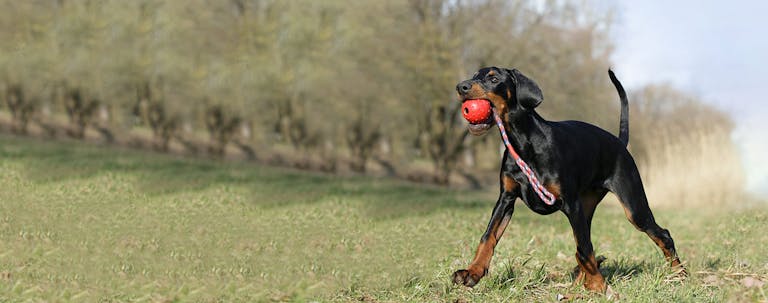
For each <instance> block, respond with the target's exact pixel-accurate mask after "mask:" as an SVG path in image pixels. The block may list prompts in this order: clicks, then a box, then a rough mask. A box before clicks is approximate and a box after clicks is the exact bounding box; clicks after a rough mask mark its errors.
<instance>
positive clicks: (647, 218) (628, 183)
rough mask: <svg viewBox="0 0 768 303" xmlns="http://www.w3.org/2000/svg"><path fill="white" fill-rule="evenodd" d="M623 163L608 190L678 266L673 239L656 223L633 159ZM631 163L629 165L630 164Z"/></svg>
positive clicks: (683, 271)
mask: <svg viewBox="0 0 768 303" xmlns="http://www.w3.org/2000/svg"><path fill="white" fill-rule="evenodd" d="M624 163H625V165H623V166H620V168H619V169H617V174H616V175H615V176H614V178H613V179H612V180H610V181H609V187H610V190H611V191H612V192H613V193H615V194H616V196H617V197H618V198H619V202H620V203H621V206H622V207H623V208H624V213H625V214H626V216H627V219H628V220H629V222H630V223H632V225H634V226H635V228H637V230H639V231H642V232H644V233H646V234H647V235H648V237H650V238H651V240H653V242H654V243H656V245H657V246H658V247H659V248H660V249H661V251H662V252H663V253H664V256H665V257H666V259H667V261H669V263H670V265H671V266H672V267H680V268H681V273H683V274H685V269H684V268H682V266H681V264H680V258H679V257H678V256H677V250H675V241H674V240H672V236H671V235H670V234H669V231H668V230H666V229H664V228H662V227H661V226H659V225H658V224H657V223H656V219H655V218H654V217H653V213H652V212H651V208H650V207H649V206H648V199H647V198H646V195H645V190H644V189H643V182H642V180H641V179H640V173H639V172H638V171H637V168H636V166H635V164H634V161H625V162H624ZM630 164H631V165H630Z"/></svg>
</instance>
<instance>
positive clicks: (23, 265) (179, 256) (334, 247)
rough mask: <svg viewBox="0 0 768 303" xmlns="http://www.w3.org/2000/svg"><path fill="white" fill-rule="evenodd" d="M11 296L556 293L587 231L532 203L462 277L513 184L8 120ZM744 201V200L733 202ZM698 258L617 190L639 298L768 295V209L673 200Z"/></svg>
mask: <svg viewBox="0 0 768 303" xmlns="http://www.w3.org/2000/svg"><path fill="white" fill-rule="evenodd" d="M0 181H1V182H0V301H11V302H21V301H30V300H31V301H57V302H97V301H99V302H174V301H178V302H198V301H199V302H218V301H221V302H232V301H236V302H239V301H247V302H259V301H299V302H304V301H366V302H379V301H383V302H427V301H435V302H494V301H496V302H512V301H554V300H555V296H556V295H557V294H565V293H581V294H586V295H587V296H586V297H585V298H584V300H592V301H604V300H607V299H606V298H605V297H603V296H600V295H596V294H588V293H586V292H584V291H583V290H582V289H581V287H573V286H571V282H572V277H571V276H570V272H571V270H572V269H573V267H574V266H575V264H576V262H575V259H574V257H573V254H574V252H575V244H574V243H573V239H572V236H571V232H570V229H569V227H568V224H567V220H566V219H565V217H564V216H563V215H561V214H553V215H550V216H539V215H536V214H533V213H532V212H530V211H529V210H528V209H527V208H526V207H525V206H524V205H522V203H518V205H517V209H516V213H515V215H514V218H513V220H512V223H511V224H510V225H509V227H508V229H507V232H506V233H505V236H504V238H503V240H502V241H501V243H500V244H499V246H498V248H497V252H496V255H495V256H496V257H495V258H494V260H493V263H492V267H491V270H490V273H489V276H488V277H486V278H485V279H484V280H483V281H481V282H480V284H479V285H478V286H477V287H475V288H474V289H465V288H461V287H456V286H452V285H451V283H450V274H451V273H452V272H453V271H454V270H456V269H459V268H462V267H464V266H466V264H467V263H468V262H469V261H470V259H471V258H472V255H473V252H474V249H475V246H476V243H477V241H478V239H479V237H480V234H481V233H482V231H483V230H484V228H485V225H486V223H487V219H488V216H489V214H490V211H491V208H492V207H493V203H494V202H495V194H494V193H493V191H482V192H464V191H454V190H448V189H442V188H434V187H429V186H418V185H411V184H406V183H400V182H397V181H391V180H380V179H372V178H361V177H358V178H351V177H343V178H342V177H332V176H325V175H318V174H311V173H305V172H299V171H286V170H281V169H277V168H270V167H263V166H258V165H252V164H242V163H228V162H212V161H203V160H190V159H179V158H174V157H171V156H165V155H157V154H152V153H143V152H136V151H126V150H118V149H106V148H99V147H92V146H78V144H74V143H73V144H67V145H65V144H60V143H43V142H39V141H32V140H27V139H18V138H9V137H0ZM733 203H734V204H738V203H739V201H733ZM656 217H657V220H658V221H659V222H660V224H661V225H662V226H665V227H666V228H668V229H669V230H670V231H671V232H672V235H673V237H674V238H675V240H676V242H677V246H678V250H679V253H680V254H681V257H682V259H683V260H684V261H685V262H686V263H687V266H688V269H689V271H690V272H691V273H692V275H691V276H690V277H689V278H688V279H686V280H684V281H675V280H674V279H669V278H670V273H671V271H670V269H669V268H668V267H667V266H666V265H665V262H664V261H663V258H662V255H661V253H660V252H659V250H658V249H657V248H656V247H655V245H654V244H653V242H652V241H651V240H649V239H648V238H647V237H646V236H645V235H644V234H641V233H640V232H637V231H636V230H635V229H634V228H633V227H632V226H631V225H630V224H629V223H628V222H627V220H626V219H625V218H624V214H623V211H622V210H621V209H620V208H619V207H618V206H617V205H616V203H615V202H613V201H606V202H604V204H603V205H601V207H600V208H598V211H597V214H596V217H595V222H594V226H593V241H594V244H595V247H596V250H597V253H598V254H599V255H604V256H606V257H607V258H608V260H607V261H605V263H603V268H602V270H603V273H604V274H605V275H606V277H607V279H608V281H609V283H610V285H611V287H612V288H613V290H614V291H615V292H617V293H619V295H620V298H621V300H622V301H628V302H633V301H634V302H681V301H690V302H722V301H728V300H735V301H766V300H768V299H766V293H767V292H768V289H767V287H766V286H765V285H763V286H762V287H747V286H745V285H744V284H745V283H744V282H745V280H744V279H745V278H751V279H758V280H760V281H768V248H766V245H767V244H768V228H767V227H766V224H768V210H766V208H765V207H753V208H749V209H746V210H741V211H731V210H723V209H707V207H706V205H703V206H701V207H700V209H683V210H672V209H658V210H656Z"/></svg>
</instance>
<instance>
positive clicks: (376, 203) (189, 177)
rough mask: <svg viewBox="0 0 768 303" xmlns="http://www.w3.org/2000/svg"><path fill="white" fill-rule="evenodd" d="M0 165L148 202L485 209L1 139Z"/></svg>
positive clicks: (476, 201) (385, 210)
mask: <svg viewBox="0 0 768 303" xmlns="http://www.w3.org/2000/svg"><path fill="white" fill-rule="evenodd" d="M0 158H2V159H5V160H10V161H13V162H16V163H20V164H21V165H22V166H23V172H24V177H26V178H27V179H29V180H31V181H33V182H39V183H48V182H61V181H64V180H71V179H87V178H92V177H96V176H100V175H104V174H122V175H130V176H131V177H132V179H135V180H136V181H135V185H136V187H137V189H138V190H139V191H141V192H143V193H145V194H147V195H165V194H174V193H179V192H195V191H203V190H206V189H208V188H212V187H222V186H226V187H235V188H237V189H238V190H242V191H243V192H244V194H245V195H247V196H248V197H247V198H246V201H249V202H250V203H252V204H254V205H256V206H259V207H281V206H288V205H295V204H306V203H314V202H318V201H327V200H329V199H338V200H348V201H359V202H360V203H362V205H364V206H365V209H366V210H367V211H368V212H369V213H370V214H371V216H372V217H374V218H378V219H386V218H395V217H402V216H412V215H423V214H428V213H430V212H433V211H435V210H437V209H441V208H473V207H486V206H487V205H488V204H489V203H490V204H492V202H493V201H486V200H488V199H485V197H483V198H478V197H482V196H483V194H481V193H479V192H458V191H454V190H450V189H446V188H438V187H434V186H419V185H415V184H408V183H404V182H402V181H396V180H382V179H376V178H371V177H339V176H332V175H323V174H319V173H312V172H303V171H296V170H289V169H280V168H274V167H265V166H261V165H258V164H255V163H244V162H228V161H217V160H205V159H192V158H180V157H175V156H172V155H166V154H157V153H152V152H146V151H136V150H128V149H121V148H113V147H99V146H92V145H83V144H80V143H79V142H74V141H73V142H71V143H61V142H53V143H51V142H42V141H40V140H35V139H28V138H18V137H10V136H4V135H3V136H0Z"/></svg>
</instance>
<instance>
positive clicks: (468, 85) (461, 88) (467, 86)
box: [456, 80, 472, 94]
mask: <svg viewBox="0 0 768 303" xmlns="http://www.w3.org/2000/svg"><path fill="white" fill-rule="evenodd" d="M471 89H472V82H470V81H469V80H466V81H461V82H459V84H458V85H456V91H457V92H459V93H460V94H466V93H468V92H469V90H471Z"/></svg>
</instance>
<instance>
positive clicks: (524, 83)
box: [507, 69, 544, 109]
mask: <svg viewBox="0 0 768 303" xmlns="http://www.w3.org/2000/svg"><path fill="white" fill-rule="evenodd" d="M507 72H508V73H509V75H510V77H512V79H513V81H514V83H515V97H516V98H517V102H518V103H520V105H522V106H523V107H525V108H528V109H531V108H536V107H537V106H539V104H541V101H544V95H542V93H541V88H539V85H538V84H536V82H533V80H531V79H529V78H528V77H526V76H525V75H523V73H521V72H520V71H518V70H517V69H511V70H510V69H507Z"/></svg>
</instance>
